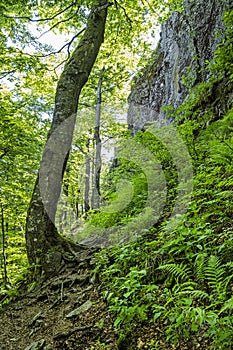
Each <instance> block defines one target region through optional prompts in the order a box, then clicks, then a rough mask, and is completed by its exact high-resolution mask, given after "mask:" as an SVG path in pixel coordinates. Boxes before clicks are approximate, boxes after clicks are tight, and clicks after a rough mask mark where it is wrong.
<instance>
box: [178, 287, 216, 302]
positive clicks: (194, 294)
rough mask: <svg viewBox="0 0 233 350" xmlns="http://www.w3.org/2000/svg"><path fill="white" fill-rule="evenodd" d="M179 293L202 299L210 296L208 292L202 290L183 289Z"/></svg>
mask: <svg viewBox="0 0 233 350" xmlns="http://www.w3.org/2000/svg"><path fill="white" fill-rule="evenodd" d="M179 295H189V296H190V297H191V298H194V299H197V300H203V299H208V300H209V299H210V296H209V294H208V293H206V292H204V291H203V290H198V289H197V290H184V291H182V292H179Z"/></svg>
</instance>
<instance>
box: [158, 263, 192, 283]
mask: <svg viewBox="0 0 233 350" xmlns="http://www.w3.org/2000/svg"><path fill="white" fill-rule="evenodd" d="M157 270H161V271H162V272H163V273H167V274H168V275H170V276H172V277H174V278H178V279H181V280H189V279H190V278H191V275H192V272H191V270H190V268H189V267H188V266H186V265H184V264H183V263H181V264H175V263H173V264H165V265H160V266H159V267H157Z"/></svg>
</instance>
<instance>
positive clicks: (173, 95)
mask: <svg viewBox="0 0 233 350" xmlns="http://www.w3.org/2000/svg"><path fill="white" fill-rule="evenodd" d="M231 2H232V1H231V0H195V1H192V0H185V1H184V11H183V12H182V13H176V12H174V13H173V14H172V15H171V17H170V18H169V19H168V20H167V21H166V22H165V23H164V25H163V26H162V29H161V34H160V42H159V44H158V47H157V49H156V51H155V52H154V54H153V57H152V60H151V62H152V63H150V64H148V66H147V67H146V68H144V70H143V71H142V72H141V74H140V76H139V77H138V78H136V79H135V82H134V85H133V87H132V90H131V94H130V96H129V99H128V102H129V110H128V117H127V119H128V125H129V128H130V129H131V131H132V133H133V134H135V133H136V132H137V131H139V130H141V129H143V127H144V126H145V125H146V124H147V123H148V122H150V121H157V124H158V126H159V127H161V126H162V125H167V124H171V123H173V120H172V118H170V117H169V114H168V112H167V111H166V110H164V108H163V107H166V106H171V107H172V108H174V109H176V108H178V107H179V106H180V105H181V103H182V102H183V101H184V100H185V98H186V97H187V96H188V94H189V89H190V88H192V87H193V86H194V85H196V84H198V83H201V82H204V81H207V80H208V78H209V74H210V73H209V72H208V71H207V70H206V61H209V60H211V59H212V58H213V56H214V52H215V50H216V48H217V45H218V43H219V42H220V41H221V40H222V39H223V37H224V31H225V24H224V22H223V19H222V17H223V14H224V11H225V10H226V9H229V8H230V6H231Z"/></svg>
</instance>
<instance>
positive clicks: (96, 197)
mask: <svg viewBox="0 0 233 350" xmlns="http://www.w3.org/2000/svg"><path fill="white" fill-rule="evenodd" d="M103 74H104V68H102V70H101V72H100V78H99V82H98V88H97V101H96V125H95V133H94V141H95V164H94V169H95V172H94V174H93V176H94V186H93V193H92V196H93V208H99V207H100V173H101V165H102V164H101V146H102V145H101V138H100V116H101V102H102V81H103Z"/></svg>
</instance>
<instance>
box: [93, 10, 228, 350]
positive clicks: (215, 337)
mask: <svg viewBox="0 0 233 350" xmlns="http://www.w3.org/2000/svg"><path fill="white" fill-rule="evenodd" d="M225 19H226V24H227V25H228V32H227V33H228V37H227V39H226V40H225V41H224V43H223V44H221V45H220V46H219V48H218V49H217V51H216V56H215V60H214V62H211V64H210V66H211V69H212V73H213V75H212V77H211V79H210V81H209V82H206V83H202V84H200V85H198V86H196V87H195V89H193V90H192V91H191V93H190V96H189V98H188V99H187V100H186V101H185V102H184V103H183V105H182V106H181V107H180V108H179V110H178V111H175V112H170V110H169V113H172V115H173V116H175V118H176V120H177V121H178V124H179V125H177V129H178V130H179V132H180V134H181V135H182V137H183V139H184V141H185V143H186V145H187V147H188V148H189V151H190V154H191V155H192V160H193V167H194V173H195V174H194V175H195V176H194V190H193V193H192V201H191V203H190V206H189V209H188V211H187V213H186V214H185V215H184V216H183V218H182V222H181V223H180V224H179V226H178V227H177V228H176V229H175V230H172V231H168V230H167V229H166V218H167V216H169V215H168V214H169V207H165V209H164V211H163V215H162V220H161V221H159V223H157V224H155V225H154V227H152V228H150V229H149V231H148V232H147V233H146V234H145V235H144V236H142V237H141V238H140V239H138V240H137V241H136V242H133V243H130V244H127V245H123V246H115V247H113V248H111V249H106V250H104V251H101V252H100V253H98V255H97V267H96V271H95V272H96V273H98V274H100V279H101V281H103V282H104V287H103V289H104V297H105V298H106V301H107V302H108V304H109V308H110V310H112V311H113V312H114V313H115V315H116V318H115V327H116V331H117V332H118V334H119V335H120V336H119V346H120V344H121V343H122V342H123V343H127V339H128V338H129V335H130V333H131V332H133V331H134V330H135V329H137V327H140V325H145V324H156V325H157V326H158V328H160V330H161V333H159V334H156V335H155V340H154V346H155V347H154V348H155V349H157V350H158V349H163V344H164V342H166V343H170V344H171V348H172V346H173V345H177V344H181V343H183V344H188V346H189V347H191V346H195V344H198V338H201V339H203V341H204V340H205V341H207V342H208V344H209V348H210V349H230V348H231V346H232V342H233V338H232V334H233V333H232V331H233V317H232V309H233V299H232V290H233V261H232V253H233V230H232V213H233V192H232V189H233V187H232V186H233V171H232V162H233V159H232V154H233V153H232V150H233V137H232V130H233V109H232V108H229V107H228V104H227V103H226V101H227V98H228V96H229V93H230V92H231V91H232V83H231V81H230V80H231V75H232V50H231V45H232V44H231V42H230V41H229V37H230V36H232V20H231V19H232V11H231V12H229V13H227V14H226V15H225ZM222 48H223V51H224V54H222V51H221V50H222ZM226 53H228V54H227V55H226ZM230 62H231V63H230ZM215 73H216V74H215ZM226 77H227V78H226ZM228 77H230V80H229V79H228ZM213 94H214V98H213ZM216 100H217V103H216ZM136 139H137V140H138V139H140V142H142V143H144V144H146V145H147V147H150V149H152V150H154V151H155V153H156V155H157V156H158V157H159V160H160V161H161V162H162V164H163V166H164V167H165V169H166V165H168V168H167V169H166V170H165V174H166V175H165V176H166V181H167V184H168V188H170V190H168V196H169V197H170V198H169V203H172V198H173V200H174V198H175V193H176V185H175V184H176V177H175V169H173V167H172V166H171V164H170V166H169V161H170V159H169V154H168V153H167V152H166V150H163V148H162V147H160V148H159V149H158V148H157V142H156V140H152V138H151V137H150V142H149V143H148V144H147V141H148V134H147V133H146V132H145V133H139V134H137V136H136ZM120 170H121V167H116V168H115V169H114V172H115V177H117V175H118V176H119V177H120V176H121V175H120ZM141 188H142V189H143V187H141ZM172 189H173V190H172ZM144 191H145V190H144ZM144 191H142V193H141V198H144V196H143V193H144ZM139 203H140V202H139ZM137 208H139V207H137V206H136V208H135V203H134V208H133V210H132V208H130V207H129V208H127V214H128V215H129V213H132V214H131V215H132V216H133V215H134V214H135V213H136V212H137ZM166 214H167V216H166ZM98 215H99V214H97V216H96V218H98V217H99V216H98ZM117 220H118V218H117ZM117 220H116V221H115V224H117V223H118V222H117ZM113 224H114V223H113ZM148 345H149V344H148ZM133 348H134V345H132V349H133ZM127 349H131V347H130V344H128V347H127Z"/></svg>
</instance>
